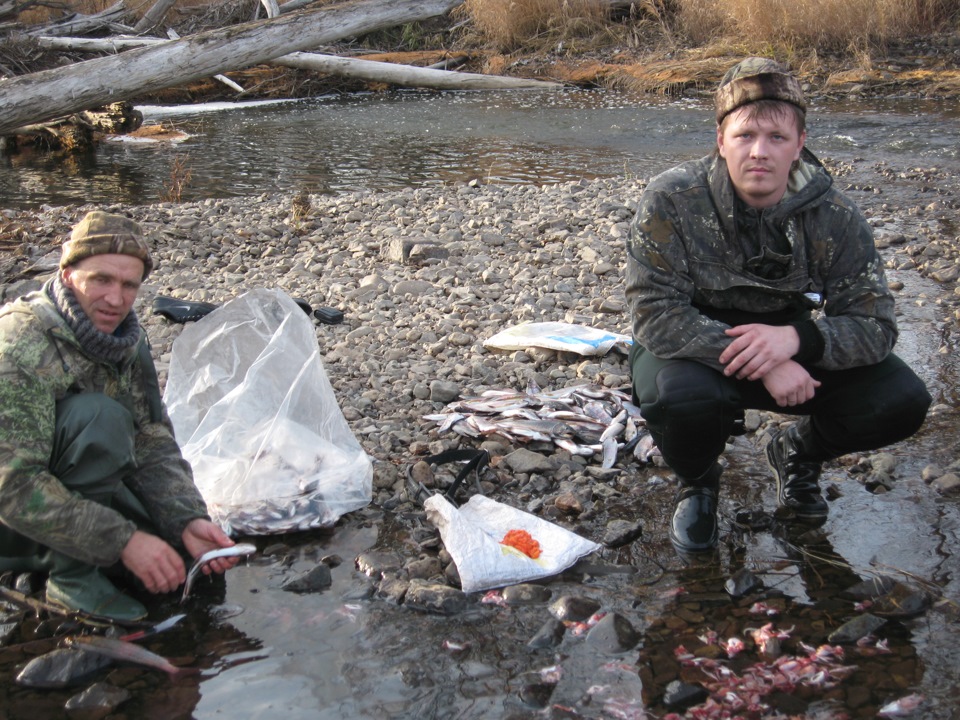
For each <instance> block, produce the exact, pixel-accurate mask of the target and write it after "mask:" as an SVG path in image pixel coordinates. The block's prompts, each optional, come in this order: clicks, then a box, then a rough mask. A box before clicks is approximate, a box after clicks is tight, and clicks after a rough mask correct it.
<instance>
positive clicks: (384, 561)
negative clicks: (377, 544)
mask: <svg viewBox="0 0 960 720" xmlns="http://www.w3.org/2000/svg"><path fill="white" fill-rule="evenodd" d="M356 566H357V570H359V571H360V572H362V573H363V574H364V575H366V576H367V577H371V578H373V579H374V580H377V579H379V578H381V577H382V576H383V574H384V573H386V572H389V571H391V570H399V569H400V568H401V566H402V562H401V560H400V558H398V557H397V556H396V555H394V554H392V553H385V552H378V551H376V550H371V551H369V552H365V553H360V555H358V556H357V561H356Z"/></svg>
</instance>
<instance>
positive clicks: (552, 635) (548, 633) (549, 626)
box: [527, 618, 567, 650]
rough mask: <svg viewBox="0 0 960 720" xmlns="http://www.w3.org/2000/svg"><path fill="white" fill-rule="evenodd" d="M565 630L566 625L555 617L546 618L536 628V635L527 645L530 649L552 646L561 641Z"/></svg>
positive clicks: (543, 648)
mask: <svg viewBox="0 0 960 720" xmlns="http://www.w3.org/2000/svg"><path fill="white" fill-rule="evenodd" d="M566 631H567V626H566V625H564V624H563V621H561V620H558V619H557V618H547V620H546V622H544V623H543V625H541V626H540V629H539V630H537V633H536V635H534V636H533V637H532V638H530V640H529V642H527V647H528V648H530V649H531V650H546V649H550V648H554V647H556V646H557V645H559V644H560V643H561V642H563V636H564V634H565V633H566Z"/></svg>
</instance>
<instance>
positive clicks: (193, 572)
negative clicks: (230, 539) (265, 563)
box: [180, 543, 257, 602]
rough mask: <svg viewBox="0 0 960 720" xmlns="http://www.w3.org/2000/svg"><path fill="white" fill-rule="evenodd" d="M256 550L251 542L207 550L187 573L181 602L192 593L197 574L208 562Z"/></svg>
mask: <svg viewBox="0 0 960 720" xmlns="http://www.w3.org/2000/svg"><path fill="white" fill-rule="evenodd" d="M256 551H257V546H256V545H252V544H250V543H239V544H237V545H231V546H230V547H223V548H216V549H215V550H211V551H209V552H205V553H204V554H203V555H201V556H200V557H198V558H197V559H196V560H195V561H194V562H193V565H191V566H190V572H188V573H187V581H186V582H185V583H184V584H183V596H182V597H181V598H180V602H183V601H184V600H186V599H187V597H188V596H189V595H190V588H191V587H193V581H194V580H196V579H197V575H199V574H200V570H201V569H202V568H203V566H204V565H206V564H207V563H208V562H210V561H211V560H216V559H217V558H223V557H245V556H247V555H253V553H255V552H256Z"/></svg>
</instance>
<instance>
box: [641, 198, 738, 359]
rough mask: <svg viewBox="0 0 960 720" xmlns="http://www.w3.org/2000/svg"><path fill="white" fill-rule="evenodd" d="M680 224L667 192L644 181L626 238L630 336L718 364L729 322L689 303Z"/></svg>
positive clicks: (659, 350) (653, 348)
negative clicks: (644, 187) (646, 186)
mask: <svg viewBox="0 0 960 720" xmlns="http://www.w3.org/2000/svg"><path fill="white" fill-rule="evenodd" d="M711 216H712V212H708V213H705V214H704V218H709V217H711ZM705 221H706V220H705ZM681 227H682V226H681V223H680V221H679V219H678V218H677V216H676V209H675V205H674V202H673V199H672V197H671V196H670V195H669V193H667V192H664V191H663V190H658V189H657V188H655V187H653V186H650V187H648V188H647V190H646V191H645V192H644V194H643V196H642V197H641V199H640V206H639V208H638V209H637V214H636V217H635V218H634V220H633V223H632V225H631V227H630V236H629V238H628V240H627V272H626V276H627V277H626V296H627V302H628V303H629V306H630V313H631V319H632V322H633V336H634V339H635V340H636V342H638V343H639V344H640V345H642V346H643V347H644V348H646V349H647V350H648V351H650V352H651V353H653V354H654V355H655V356H656V357H659V358H687V359H690V360H696V361H699V362H701V363H703V364H705V365H709V366H710V367H712V368H715V369H717V370H720V369H722V368H723V366H722V365H721V364H720V362H719V360H718V358H719V357H720V353H721V352H723V349H724V348H725V347H726V346H727V345H728V344H729V343H730V338H728V337H727V336H726V335H724V330H726V329H727V328H728V327H729V326H728V325H726V324H724V323H721V322H717V321H714V320H711V319H710V318H708V317H706V316H705V315H703V314H702V313H701V312H700V311H699V310H697V309H696V308H695V307H694V306H693V297H694V291H695V288H694V285H693V281H692V280H691V278H690V273H689V272H688V263H687V246H686V243H685V239H684V237H683V234H682V232H681Z"/></svg>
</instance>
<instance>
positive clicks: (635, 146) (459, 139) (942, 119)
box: [0, 90, 960, 207]
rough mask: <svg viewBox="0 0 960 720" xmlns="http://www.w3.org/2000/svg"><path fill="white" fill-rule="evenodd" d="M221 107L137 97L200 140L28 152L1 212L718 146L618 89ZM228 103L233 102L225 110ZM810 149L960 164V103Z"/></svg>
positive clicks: (621, 166)
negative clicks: (182, 175) (154, 103)
mask: <svg viewBox="0 0 960 720" xmlns="http://www.w3.org/2000/svg"><path fill="white" fill-rule="evenodd" d="M216 108H217V109H216V111H214V112H203V113H201V112H197V111H196V109H190V108H186V109H183V108H160V107H146V106H145V107H142V108H141V109H142V110H143V112H144V115H145V118H146V121H147V122H148V123H165V124H168V125H173V126H176V127H177V128H178V129H181V130H183V131H185V132H187V133H189V134H190V135H192V137H191V138H190V139H189V140H187V141H186V142H184V143H182V144H179V145H177V146H174V147H170V146H167V145H149V144H143V143H137V144H133V143H115V142H106V143H103V144H102V145H101V146H100V147H99V148H98V150H97V151H96V152H95V153H91V154H89V155H84V156H80V157H77V158H70V159H68V160H64V159H62V158H58V157H53V156H49V155H43V154H36V153H23V154H21V155H15V156H12V157H9V156H8V157H7V158H5V162H4V163H3V167H0V202H2V204H3V205H4V206H5V207H37V206H39V205H41V204H54V205H59V204H72V203H84V202H103V203H109V202H124V203H128V202H129V203H151V202H156V201H158V200H160V199H161V198H162V197H164V195H165V193H166V188H167V187H168V186H169V185H170V176H171V171H172V167H173V162H174V158H175V157H176V156H178V155H179V156H181V157H182V158H183V159H184V160H185V161H186V163H187V166H188V167H189V170H190V172H191V180H190V184H189V186H188V187H187V188H186V190H185V191H184V193H183V196H182V199H183V200H188V201H189V200H197V199H203V198H208V197H230V196H248V195H257V194H260V193H263V192H274V191H283V192H291V193H292V192H295V191H296V190H299V189H306V190H307V191H309V192H314V193H322V192H342V191H351V190H365V189H368V190H382V189H397V188H403V187H410V186H414V187H416V186H422V185H430V184H438V183H450V182H455V181H468V180H473V179H487V180H490V181H495V182H505V183H555V182H562V181H568V180H577V179H580V178H593V177H618V176H624V175H628V174H629V175H632V176H641V177H649V176H651V175H653V174H655V173H657V172H660V171H661V170H664V169H666V168H667V167H669V166H671V165H673V164H675V163H676V162H678V161H680V160H683V159H686V158H692V157H698V156H700V155H702V154H704V153H705V152H706V151H707V150H708V149H709V148H710V147H711V145H712V143H713V136H714V128H713V120H712V114H711V112H710V107H709V99H708V98H695V99H688V100H683V101H677V100H669V99H663V98H657V97H650V96H640V97H637V96H633V97H631V96H629V95H625V94H622V93H616V92H611V91H584V90H570V91H561V92H499V93H498V92H491V93H484V92H476V93H424V92H413V91H407V92H395V93H385V94H377V95H357V96H349V97H328V98H316V99H312V100H304V101H288V102H271V103H265V104H260V105H253V106H250V105H249V104H248V105H242V104H237V105H231V104H229V103H226V104H219V105H218V106H216ZM225 108H231V109H225ZM810 120H811V122H810V133H809V134H810V138H809V143H810V145H811V146H812V147H813V148H814V149H815V150H816V151H817V152H818V154H820V155H821V156H825V157H835V158H836V159H838V160H844V159H847V160H850V159H853V158H856V157H859V156H861V155H863V154H865V153H866V152H869V153H870V159H871V162H876V161H891V162H902V163H907V164H911V163H927V164H937V165H941V166H946V167H948V168H952V169H953V170H957V171H960V158H958V152H960V151H958V147H960V123H958V122H957V117H956V111H953V110H952V109H951V108H949V107H943V106H941V105H938V104H935V103H919V102H917V101H911V102H909V103H908V102H900V103H885V104H871V105H865V106H862V107H857V106H856V105H853V104H851V103H845V104H842V105H836V104H834V105H829V104H822V105H819V106H814V107H813V109H812V110H811V113H810Z"/></svg>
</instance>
